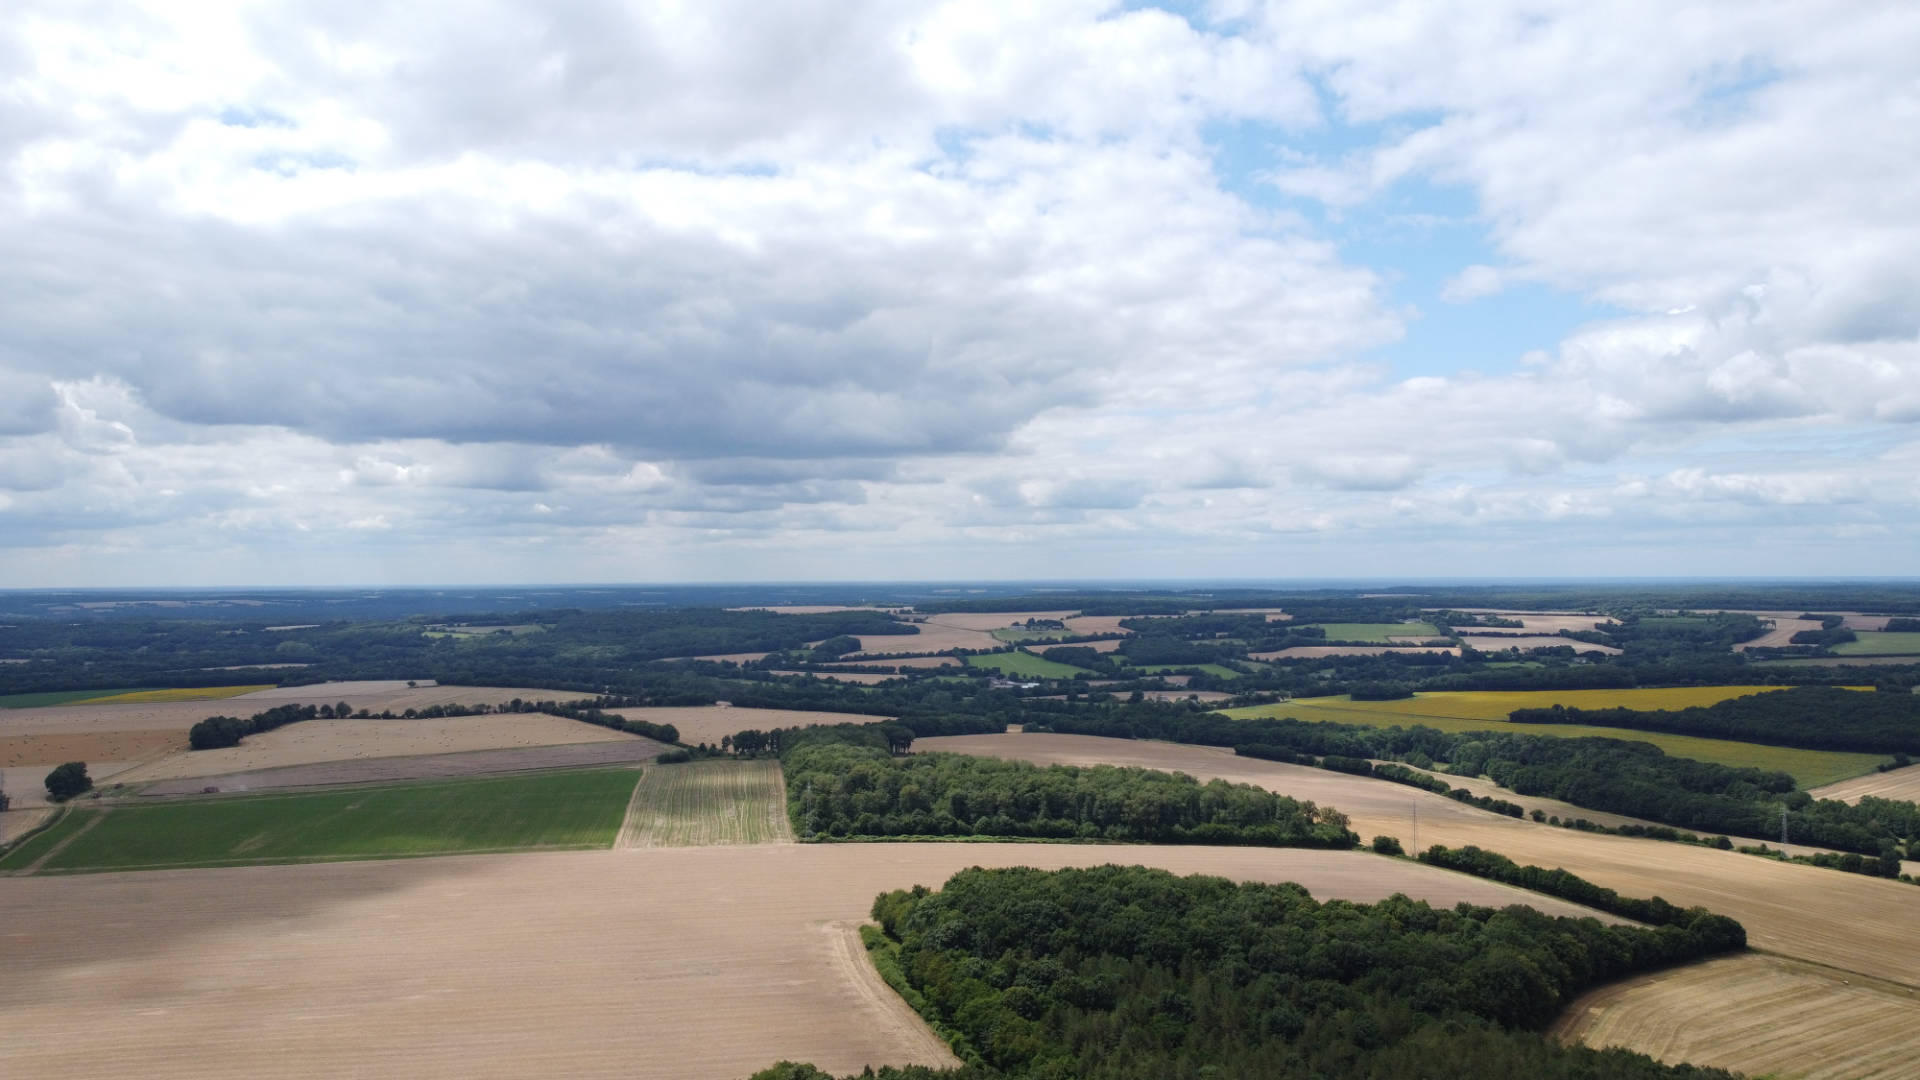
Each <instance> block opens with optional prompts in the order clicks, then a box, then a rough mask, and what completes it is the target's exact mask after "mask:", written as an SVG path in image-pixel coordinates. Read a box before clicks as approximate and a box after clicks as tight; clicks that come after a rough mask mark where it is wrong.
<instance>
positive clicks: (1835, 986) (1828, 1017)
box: [1550, 954, 1920, 1080]
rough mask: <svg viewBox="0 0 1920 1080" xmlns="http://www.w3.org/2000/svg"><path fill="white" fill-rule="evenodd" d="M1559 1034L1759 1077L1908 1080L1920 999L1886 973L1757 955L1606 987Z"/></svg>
mask: <svg viewBox="0 0 1920 1080" xmlns="http://www.w3.org/2000/svg"><path fill="white" fill-rule="evenodd" d="M1550 1034H1551V1035H1552V1036H1553V1037H1554V1038H1557V1039H1559V1040H1560V1041H1562V1042H1568V1043H1571V1042H1583V1043H1586V1044H1587V1045H1588V1046H1596V1047H1606V1046H1620V1047H1625V1048H1627V1049H1629V1050H1637V1051H1639V1052H1640V1053H1643V1054H1647V1055H1650V1056H1652V1057H1655V1058H1658V1059H1660V1060H1661V1061H1665V1062H1668V1063H1678V1062H1682V1061H1685V1062H1689V1063H1691V1064H1694V1065H1710V1066H1718V1067H1720V1068H1723V1069H1732V1070H1735V1071H1738V1072H1746V1073H1753V1074H1756V1075H1758V1074H1761V1073H1765V1074H1767V1075H1777V1076H1793V1077H1801V1078H1806V1080H1899V1078H1903V1077H1910V1076H1912V1075H1913V1072H1914V1063H1915V1061H1916V1060H1920V997H1916V996H1915V995H1914V993H1913V991H1912V990H1911V989H1909V988H1907V987H1904V986H1898V985H1894V984H1891V983H1885V982H1881V981H1880V980H1878V979H1867V978H1863V977H1861V976H1858V975H1844V974H1842V973H1840V972H1837V971H1834V970H1832V969H1830V968H1823V967H1816V966H1814V965H1811V964H1805V963H1800V962H1798V961H1794V960H1788V959H1785V958H1783V957H1778V956H1765V955H1758V954H1748V955H1745V956H1729V957H1721V958H1719V959H1715V960H1709V961H1706V962H1705V963H1700V964H1692V965H1689V966H1687V967H1683V968H1675V969H1672V970H1668V971H1663V972H1658V973H1655V974H1651V975H1641V976H1636V977H1634V978H1631V979H1626V980H1623V981H1621V982H1618V983H1614V984H1613V985H1611V986H1607V987H1603V988H1602V989H1599V990H1596V991H1594V992H1593V993H1590V994H1587V995H1585V996H1583V997H1581V998H1580V999H1579V1000H1577V1001H1575V1002H1574V1003H1573V1004H1572V1005H1570V1006H1569V1007H1568V1009H1567V1012H1566V1013H1565V1015H1563V1016H1562V1017H1561V1018H1560V1020H1559V1021H1558V1022H1557V1023H1556V1024H1555V1025H1554V1027H1553V1029H1552V1031H1551V1033H1550Z"/></svg>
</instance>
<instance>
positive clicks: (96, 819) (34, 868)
mask: <svg viewBox="0 0 1920 1080" xmlns="http://www.w3.org/2000/svg"><path fill="white" fill-rule="evenodd" d="M107 814H108V811H106V810H96V811H94V814H93V816H92V817H90V818H88V819H87V821H86V824H84V825H82V826H80V827H79V828H77V829H75V830H73V831H72V832H70V833H68V834H67V835H66V836H64V837H62V838H61V839H60V842H59V843H57V844H55V845H53V846H52V847H50V848H48V849H47V850H45V851H43V852H41V853H40V857H39V858H37V859H35V860H33V861H32V862H30V863H28V864H27V865H25V866H23V867H21V868H20V869H19V871H18V873H19V876H21V877H27V876H29V875H32V874H35V873H38V872H39V870H40V868H41V867H43V866H45V865H46V864H47V860H48V859H51V858H53V857H54V856H55V855H58V854H60V853H61V852H63V851H65V850H67V848H68V847H70V846H71V845H72V844H73V842H74V841H75V840H78V839H80V838H81V837H83V836H85V835H87V834H88V833H90V832H92V831H93V830H94V827H95V826H97V825H99V824H100V823H101V822H102V821H105V820H106V817H107ZM63 816H64V815H63Z"/></svg>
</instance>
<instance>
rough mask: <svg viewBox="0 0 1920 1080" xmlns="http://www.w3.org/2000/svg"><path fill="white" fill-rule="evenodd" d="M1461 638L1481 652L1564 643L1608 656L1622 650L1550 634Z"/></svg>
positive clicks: (1557, 645)
mask: <svg viewBox="0 0 1920 1080" xmlns="http://www.w3.org/2000/svg"><path fill="white" fill-rule="evenodd" d="M1460 640H1461V642H1462V643H1464V644H1467V645H1471V646H1473V647H1474V648H1476V649H1479V650H1480V651H1481V652H1499V651H1501V650H1503V649H1520V650H1523V651H1524V650H1528V649H1554V648H1558V647H1560V646H1562V645H1571V646H1573V647H1574V649H1575V650H1576V651H1578V652H1602V653H1606V654H1607V655H1608V656H1618V655H1620V650H1619V649H1616V648H1614V647H1613V646H1611V645H1595V644H1593V643H1591V642H1586V641H1575V640H1573V639H1572V638H1563V637H1557V636H1553V635H1548V634H1534V635H1516V636H1514V637H1501V636H1499V635H1497V634H1477V635H1469V634H1467V633H1465V632H1463V633H1461V635H1460Z"/></svg>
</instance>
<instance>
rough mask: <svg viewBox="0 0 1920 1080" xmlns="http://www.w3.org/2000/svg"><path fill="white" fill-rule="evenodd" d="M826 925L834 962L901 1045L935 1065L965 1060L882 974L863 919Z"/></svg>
mask: <svg viewBox="0 0 1920 1080" xmlns="http://www.w3.org/2000/svg"><path fill="white" fill-rule="evenodd" d="M822 929H824V930H825V931H826V932H827V935H828V948H829V949H830V950H831V952H832V954H833V966H834V967H836V968H838V969H839V970H840V972H841V974H843V975H844V976H845V977H846V978H847V981H848V982H849V983H851V984H852V986H853V988H854V990H855V991H856V992H857V993H858V994H859V996H860V997H861V999H862V1000H864V1001H865V1002H866V1003H867V1004H868V1005H869V1006H871V1007H872V1010H873V1014H874V1016H875V1018H876V1019H878V1020H880V1021H881V1026H882V1027H884V1028H885V1029H886V1030H887V1031H888V1032H889V1033H890V1034H892V1035H893V1036H894V1038H895V1039H896V1040H897V1042H898V1043H899V1044H900V1045H902V1046H911V1050H909V1052H908V1054H909V1056H910V1057H920V1056H922V1055H924V1056H925V1059H926V1063H928V1064H931V1065H933V1066H934V1067H935V1068H954V1067H958V1066H959V1065H960V1064H961V1062H960V1059H959V1058H958V1057H956V1056H955V1055H954V1052H953V1047H951V1046H948V1045H947V1041H946V1040H945V1039H942V1038H941V1037H940V1035H939V1033H938V1032H936V1031H934V1030H933V1028H932V1027H930V1026H928V1024H927V1021H926V1018H925V1017H922V1016H921V1015H920V1014H919V1013H917V1012H914V1011H913V1006H911V1005H908V1004H907V1002H906V999H905V998H902V997H901V996H900V995H899V994H898V993H896V992H895V991H894V989H893V987H891V986H888V985H887V981H886V980H885V979H883V978H881V977H880V971H879V969H878V968H876V967H874V966H873V958H872V957H870V956H868V955H867V946H866V943H865V942H863V941H861V940H860V924H859V923H857V922H830V923H827V924H826V925H825V926H824V927H823V928H822Z"/></svg>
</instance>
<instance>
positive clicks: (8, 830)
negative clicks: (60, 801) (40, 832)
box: [0, 788, 53, 844]
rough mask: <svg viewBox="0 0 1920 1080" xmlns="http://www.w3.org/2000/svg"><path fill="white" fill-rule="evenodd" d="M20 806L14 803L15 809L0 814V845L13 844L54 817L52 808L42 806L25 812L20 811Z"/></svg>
mask: <svg viewBox="0 0 1920 1080" xmlns="http://www.w3.org/2000/svg"><path fill="white" fill-rule="evenodd" d="M7 790H9V791H11V790H13V789H12V788H8V789H7ZM19 805H20V804H19V803H18V802H17V801H16V802H15V803H14V806H15V809H12V810H9V811H7V812H6V813H4V814H0V844H11V843H13V842H14V841H15V840H17V839H19V838H20V837H22V836H25V835H26V834H27V833H29V832H32V831H33V830H34V829H36V828H39V826H40V823H41V822H43V821H45V820H47V819H48V818H50V817H52V816H53V808H52V807H46V806H42V807H35V808H33V809H26V810H23V809H19Z"/></svg>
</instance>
